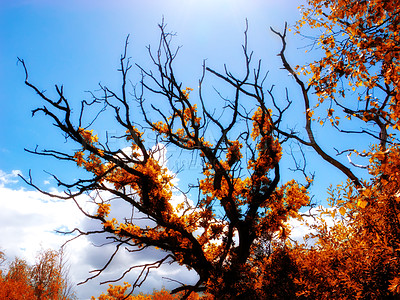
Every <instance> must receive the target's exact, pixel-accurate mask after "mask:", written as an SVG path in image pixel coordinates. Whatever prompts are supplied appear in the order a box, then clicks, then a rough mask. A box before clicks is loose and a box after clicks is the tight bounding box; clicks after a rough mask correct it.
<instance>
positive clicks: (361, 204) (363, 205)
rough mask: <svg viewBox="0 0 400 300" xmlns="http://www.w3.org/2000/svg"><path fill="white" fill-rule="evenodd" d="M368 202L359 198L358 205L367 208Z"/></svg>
mask: <svg viewBox="0 0 400 300" xmlns="http://www.w3.org/2000/svg"><path fill="white" fill-rule="evenodd" d="M367 204H368V202H367V201H364V200H358V202H357V206H359V207H361V208H365V207H366V206H367Z"/></svg>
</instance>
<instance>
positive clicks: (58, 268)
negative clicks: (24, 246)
mask: <svg viewBox="0 0 400 300" xmlns="http://www.w3.org/2000/svg"><path fill="white" fill-rule="evenodd" d="M61 255H62V254H61V253H59V252H55V251H51V250H48V251H43V252H41V253H40V254H39V255H38V257H37V262H36V263H35V264H34V265H33V266H29V265H28V264H27V263H26V262H25V261H24V260H21V259H18V258H15V260H14V261H13V262H12V263H11V264H10V266H9V269H8V272H7V274H2V273H1V272H0V299H1V300H22V299H37V300H54V299H57V300H68V299H75V296H74V295H73V294H69V292H68V291H67V288H68V287H67V284H68V283H67V281H66V278H64V274H62V271H63V270H62V268H63V266H62V262H61V260H60V259H61Z"/></svg>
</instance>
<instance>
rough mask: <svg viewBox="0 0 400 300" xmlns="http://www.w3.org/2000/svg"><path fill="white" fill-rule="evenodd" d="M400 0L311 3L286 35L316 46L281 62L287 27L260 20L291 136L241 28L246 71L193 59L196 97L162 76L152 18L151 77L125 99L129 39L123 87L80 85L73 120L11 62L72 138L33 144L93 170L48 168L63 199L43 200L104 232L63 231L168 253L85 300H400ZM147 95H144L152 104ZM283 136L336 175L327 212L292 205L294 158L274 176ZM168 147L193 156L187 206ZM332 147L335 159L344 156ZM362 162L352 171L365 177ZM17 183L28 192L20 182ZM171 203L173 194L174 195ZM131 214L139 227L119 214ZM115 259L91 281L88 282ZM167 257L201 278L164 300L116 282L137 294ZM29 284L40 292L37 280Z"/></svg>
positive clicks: (167, 74) (296, 186)
mask: <svg viewBox="0 0 400 300" xmlns="http://www.w3.org/2000/svg"><path fill="white" fill-rule="evenodd" d="M399 4H400V3H397V1H372V0H370V1H328V0H326V1H318V0H309V1H308V5H307V6H305V7H303V8H302V13H303V19H302V20H301V21H299V22H298V24H297V25H296V26H295V27H294V30H295V31H296V32H297V33H300V34H302V33H303V32H304V31H306V30H307V32H309V31H311V32H320V33H321V34H320V35H317V36H316V35H313V38H312V43H313V45H314V46H315V47H317V48H318V47H319V50H320V51H322V53H323V54H324V55H323V56H322V58H320V59H317V60H315V61H313V62H311V63H308V64H306V65H303V66H296V67H292V66H291V64H290V62H289V60H288V58H287V57H286V52H285V51H286V48H287V44H286V38H287V31H288V30H287V29H288V28H287V27H286V26H285V28H284V30H283V31H282V32H279V31H275V30H274V29H272V31H273V32H274V33H275V34H276V35H277V36H278V37H279V38H280V40H281V42H282V48H281V51H280V53H279V54H278V55H279V57H280V59H281V62H282V65H283V68H284V69H285V70H286V71H287V72H289V74H290V75H291V77H292V79H293V80H294V82H295V84H296V85H297V90H296V92H297V93H298V95H297V96H296V97H297V98H296V101H298V102H299V104H300V106H302V107H303V111H302V112H301V114H299V115H298V120H299V123H301V124H302V125H301V126H302V130H303V131H302V132H298V131H296V130H294V129H288V126H289V125H288V123H285V122H286V121H285V120H286V118H287V115H286V114H287V111H288V110H290V109H291V105H292V103H293V101H294V100H290V99H289V97H288V98H287V99H286V103H285V104H283V105H282V104H281V102H278V101H277V100H276V98H275V96H274V94H273V88H272V87H271V88H270V89H266V88H265V87H264V84H265V76H266V75H262V66H261V62H260V63H258V64H256V66H253V65H252V54H251V53H249V51H248V49H247V30H246V32H245V43H244V45H243V54H244V66H245V68H244V70H245V71H244V74H241V75H238V76H234V75H233V74H232V73H231V72H229V70H228V69H227V68H225V73H221V72H218V71H215V70H214V69H212V68H210V67H207V66H204V67H203V77H202V78H201V79H200V82H199V89H198V91H197V92H198V96H197V98H195V99H197V100H193V99H192V96H193V89H192V88H189V87H185V85H184V84H183V83H182V82H180V81H178V79H177V76H176V74H175V73H174V68H173V63H174V59H175V57H176V52H175V51H174V50H173V49H172V45H171V35H170V34H169V33H168V32H166V31H165V26H164V25H161V26H160V30H161V37H160V43H159V48H158V49H157V51H155V52H152V51H150V48H149V55H150V59H151V62H152V64H153V66H154V70H151V69H150V70H149V69H145V68H143V67H140V66H139V67H138V68H139V71H140V72H141V75H142V79H141V81H140V86H141V88H139V89H135V90H134V92H133V93H132V95H133V96H132V97H133V98H130V96H128V95H131V94H129V93H128V92H127V82H128V79H127V75H128V73H129V71H130V70H131V69H132V64H131V63H130V59H129V58H128V57H127V45H128V40H127V42H126V47H125V51H124V54H123V55H122V57H121V60H120V70H119V71H120V73H121V76H122V86H121V91H120V92H119V93H117V92H115V91H113V90H111V89H109V88H108V87H105V86H102V85H100V89H101V92H102V95H100V96H98V95H96V94H95V93H93V94H91V95H92V96H93V100H92V102H88V101H86V100H85V101H82V103H81V111H80V114H79V120H78V121H76V120H75V121H74V119H73V118H72V111H73V109H72V108H71V106H70V105H71V104H70V102H68V101H67V100H66V98H65V96H64V91H63V89H62V88H59V87H58V86H57V87H56V92H57V94H58V99H50V98H48V97H47V96H46V95H45V94H44V93H43V92H41V90H40V89H38V88H37V87H36V86H34V85H33V84H31V83H30V81H29V80H28V72H27V68H26V66H25V63H24V61H23V60H20V62H21V63H22V64H23V66H24V70H25V72H26V73H25V74H26V81H25V82H26V84H27V85H28V86H29V87H31V88H32V89H34V90H35V91H36V92H37V94H38V95H39V96H40V97H41V98H42V100H43V101H44V102H45V103H46V105H44V106H42V107H39V108H37V109H36V110H34V114H36V113H39V112H42V113H44V114H46V115H48V116H50V118H52V119H53V121H54V122H55V124H56V126H57V127H58V128H59V129H60V130H61V131H62V132H64V134H65V136H66V138H67V140H69V141H71V142H73V143H74V145H75V146H76V145H78V147H79V149H76V147H75V148H74V150H73V151H71V152H62V151H58V150H57V151H56V150H45V151H43V152H38V151H37V150H35V151H31V152H34V153H36V154H41V155H47V156H52V157H55V158H57V159H60V160H64V161H70V162H72V163H74V164H76V165H77V166H78V167H80V168H83V169H85V170H86V171H87V172H88V173H89V174H90V176H89V178H86V179H79V180H78V181H76V182H73V183H66V182H63V181H61V180H60V179H58V177H56V176H55V177H54V178H55V179H56V180H57V183H58V184H59V185H60V186H62V187H64V188H65V191H66V193H65V196H60V195H53V196H55V197H59V198H63V199H73V200H74V201H75V202H76V203H77V205H78V207H79V208H80V209H81V210H82V212H83V213H84V214H85V215H86V216H87V217H89V218H91V219H94V220H97V221H98V222H99V223H100V224H101V226H102V231H101V232H99V231H98V232H82V231H81V230H79V229H76V230H74V231H73V232H78V233H79V234H81V235H88V234H96V233H106V234H108V236H109V238H110V239H111V240H112V241H114V242H115V244H116V245H117V246H116V250H115V251H116V252H118V251H120V249H122V248H123V247H121V246H124V247H125V249H127V250H128V251H130V252H134V251H141V250H145V249H146V248H148V247H154V248H157V249H161V250H162V251H163V252H162V253H164V254H165V255H164V256H163V258H161V259H159V260H157V261H154V262H153V263H148V264H144V265H138V266H132V267H128V268H127V270H126V271H125V272H124V273H123V275H125V274H127V273H129V272H130V271H132V270H134V269H136V268H140V269H141V271H140V273H139V276H138V278H137V280H136V281H135V282H132V283H131V284H132V285H130V284H128V283H125V285H124V286H110V288H109V289H108V291H107V294H103V295H101V296H100V297H99V298H98V299H100V300H102V299H175V298H177V297H179V298H180V297H183V298H185V297H186V298H187V299H198V298H196V297H200V296H199V295H200V294H196V293H199V292H204V291H206V292H207V293H208V294H207V297H208V298H207V299H213V298H215V299H252V298H254V299H297V298H304V299H361V298H363V299H364V298H367V299H383V298H390V297H393V298H394V297H397V296H398V295H399V294H400V277H399V275H398V274H400V272H399V271H400V268H399V267H400V262H399V259H400V258H399V254H400V186H399V183H398V178H399V170H400V152H399V147H398V140H397V138H396V134H397V133H398V130H399V128H400V127H399V126H400V119H399V117H400V109H399V107H400V106H399V100H400V83H399V79H400V77H399V76H400V67H399V50H400V48H399V39H400V37H399V12H400V5H399ZM307 26H308V27H307ZM317 30H318V31H317ZM206 74H208V75H211V76H214V77H215V78H217V79H220V80H221V81H222V82H223V83H224V84H226V85H227V86H228V87H229V88H231V89H232V91H233V92H232V94H231V95H230V98H229V99H225V98H224V100H223V101H225V102H224V109H223V110H222V111H220V112H219V114H216V113H215V110H216V109H214V108H212V107H211V108H209V107H210V106H212V105H211V103H210V101H209V102H207V100H206V99H205V94H204V93H203V88H204V86H205V84H204V80H205V78H206ZM147 93H148V94H147ZM147 95H151V96H152V97H154V99H156V100H154V101H152V102H151V103H149V101H148V100H146V96H147ZM221 101H222V100H221ZM132 103H134V104H135V106H133V104H132ZM96 104H101V109H100V110H99V112H98V114H97V116H96V118H95V119H94V120H93V121H92V122H89V123H88V124H89V125H90V126H89V125H88V126H85V125H84V123H85V122H84V120H85V118H84V116H85V112H86V110H87V109H88V108H90V109H93V107H95V105H96ZM104 108H107V109H108V110H110V111H111V112H113V113H114V116H115V119H116V124H115V126H118V128H120V129H121V132H123V134H122V135H121V136H119V137H118V138H119V139H120V141H123V142H124V145H125V147H123V148H113V145H111V144H109V141H108V136H107V137H106V138H105V139H102V138H101V137H98V136H97V135H96V134H95V132H94V131H93V129H91V128H93V127H94V125H93V124H95V123H96V122H97V118H98V117H99V116H100V115H101V113H102V112H103V111H105V109H104ZM138 110H139V111H138ZM296 112H298V111H295V112H294V113H296ZM217 115H219V117H217ZM99 118H100V117H99ZM138 120H141V122H140V121H138ZM326 124H327V125H329V124H330V125H332V127H333V128H334V129H335V130H336V132H337V134H338V135H351V134H357V136H358V137H360V136H361V137H362V139H363V141H366V142H367V143H369V144H370V145H371V146H370V147H369V148H366V149H365V148H364V149H358V148H357V147H358V145H354V148H351V149H348V148H347V149H344V150H343V149H342V150H341V151H339V150H337V153H336V154H337V155H334V154H332V149H331V148H329V147H328V146H326V145H324V144H323V143H322V142H321V141H319V140H318V139H317V138H316V136H315V127H316V126H324V125H326ZM89 127H91V128H89ZM210 133H212V134H210ZM149 136H152V138H149ZM288 144H289V145H293V144H296V145H300V149H303V148H307V149H310V150H311V151H312V152H313V153H315V154H317V155H318V157H319V158H321V159H322V160H323V161H324V162H325V163H326V166H327V167H330V168H333V169H336V170H338V171H340V172H341V173H342V174H343V175H345V176H346V177H347V178H348V180H347V181H346V182H345V183H342V184H339V185H337V186H336V187H332V188H331V189H330V191H329V197H328V203H329V205H330V207H329V208H320V209H319V211H316V209H313V210H311V211H310V212H309V213H308V214H305V213H302V211H303V212H304V210H302V208H303V207H306V206H308V205H310V192H309V191H308V189H309V188H310V186H311V184H312V182H313V175H311V174H310V173H308V172H306V165H305V163H304V165H303V166H300V165H299V164H298V163H297V160H296V157H295V156H294V155H292V156H293V158H294V159H295V162H296V169H295V171H300V172H301V174H303V175H304V178H303V179H298V177H296V180H295V179H290V175H288V174H286V173H285V172H286V171H287V170H285V172H283V170H282V169H281V162H282V160H283V159H284V154H285V153H287V151H286V152H285V151H284V150H285V149H286V150H288V149H289V148H290V147H291V146H290V147H289V146H286V145H288ZM339 146H341V145H338V147H339ZM285 147H287V148H285ZM170 149H175V150H179V151H181V153H183V154H182V155H185V154H188V155H195V156H197V157H199V158H200V159H201V169H199V176H198V178H196V182H194V183H193V185H191V186H190V188H191V190H192V191H194V190H195V191H196V193H191V195H193V194H197V195H198V196H197V199H189V198H188V195H189V193H185V192H183V191H182V190H181V189H178V188H177V187H176V186H175V185H174V177H175V176H177V174H176V173H174V172H173V171H171V170H170V169H169V168H168V164H167V163H166V162H165V161H164V159H165V157H164V155H165V153H166V152H165V151H167V153H168V151H169V150H170ZM290 149H291V148H290ZM300 153H302V154H303V155H304V152H302V151H301V152H300ZM344 154H347V161H346V160H343V159H342V158H341V157H342V156H343V155H344ZM359 158H364V159H368V161H367V162H366V164H365V165H361V164H358V163H355V162H354V161H353V160H354V159H359ZM359 169H362V170H364V171H363V172H364V173H362V174H363V175H362V176H360V175H359V174H360V173H359ZM289 174H290V173H289ZM178 175H179V174H178ZM282 175H284V176H282ZM192 176H193V175H192ZM288 178H289V179H288ZM27 182H28V183H29V184H31V185H32V186H35V184H34V182H33V181H32V179H31V178H30V179H29V180H28V179H27ZM333 183H334V184H336V183H337V182H333ZM35 187H36V186H35ZM37 188H38V189H39V187H37ZM82 194H87V195H89V196H90V197H91V198H92V200H93V202H94V203H95V205H96V211H95V212H91V211H85V210H84V209H82V207H81V206H80V205H79V197H80V196H81V195H82ZM178 198H179V199H183V200H180V201H178V202H177V201H176V199H178ZM121 203H124V204H125V205H129V206H130V207H131V210H132V214H128V215H126V216H118V215H115V214H114V213H113V212H114V211H115V207H116V206H118V205H121ZM134 213H135V214H139V216H140V219H141V220H143V219H145V220H146V221H147V222H146V223H145V224H144V223H143V222H141V223H139V222H137V221H136V219H135V218H134V217H132V216H131V217H129V215H133V214H134ZM294 219H296V220H301V221H303V222H304V223H305V224H306V225H307V226H309V228H310V229H311V233H310V235H309V236H308V237H306V240H305V241H304V243H300V242H299V241H293V240H291V238H290V230H291V226H290V225H289V223H290V221H291V220H294ZM113 257H114V255H112V256H111V257H110V260H109V261H108V262H106V263H105V265H104V268H102V269H99V270H96V272H95V274H94V275H93V276H92V277H91V278H94V277H96V276H100V275H101V273H102V272H103V271H104V270H105V269H106V267H107V266H108V265H109V262H110V261H111V260H112V259H113ZM164 263H176V264H179V265H182V266H186V267H187V268H188V269H191V270H194V271H195V272H196V273H197V274H198V282H197V283H196V284H194V285H185V284H182V285H181V286H178V287H177V288H176V289H174V290H173V291H172V292H173V293H174V296H172V295H168V296H167V294H166V292H165V291H161V292H156V293H154V294H153V295H151V296H150V295H137V296H134V295H132V294H130V292H129V291H128V289H131V291H132V288H133V289H134V288H136V287H140V285H141V284H142V283H143V282H144V281H145V280H146V277H147V275H148V273H149V271H150V270H151V269H153V268H158V267H160V266H161V265H162V264H164ZM37 274H39V272H37ZM91 278H89V279H91ZM33 279H34V278H33ZM89 279H88V280H89ZM37 282H38V284H37V286H38V287H42V286H44V285H43V284H44V283H42V281H37ZM39 282H40V283H39ZM48 290H49V288H46V291H48ZM49 291H50V290H49ZM36 293H38V292H36ZM168 297H170V298H168Z"/></svg>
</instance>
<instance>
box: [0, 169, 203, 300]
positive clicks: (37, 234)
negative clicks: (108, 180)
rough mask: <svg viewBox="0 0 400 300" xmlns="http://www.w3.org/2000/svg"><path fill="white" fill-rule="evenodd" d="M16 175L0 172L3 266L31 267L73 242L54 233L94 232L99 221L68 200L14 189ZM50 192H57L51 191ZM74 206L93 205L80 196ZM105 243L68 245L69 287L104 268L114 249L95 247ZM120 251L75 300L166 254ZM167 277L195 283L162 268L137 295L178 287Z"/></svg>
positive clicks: (182, 272) (181, 272)
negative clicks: (44, 253)
mask: <svg viewBox="0 0 400 300" xmlns="http://www.w3.org/2000/svg"><path fill="white" fill-rule="evenodd" d="M18 174H21V172H19V171H13V172H12V173H10V174H7V173H5V172H3V171H1V170H0V207H1V210H0V219H1V220H2V222H1V224H0V231H1V233H2V234H1V235H0V249H1V250H2V251H4V252H5V254H6V257H7V259H8V261H11V260H13V259H14V257H16V256H17V257H19V258H23V259H25V260H27V262H28V263H30V264H32V263H34V261H35V257H36V255H37V252H38V251H40V250H41V249H48V248H50V249H55V250H57V249H59V248H60V247H61V245H62V244H63V243H65V241H67V240H68V239H71V238H72V237H73V236H70V235H69V236H65V235H61V234H57V233H56V232H55V230H61V231H68V230H72V229H74V228H76V227H77V228H80V229H82V230H96V229H99V224H98V222H96V221H94V220H91V219H88V218H86V217H85V216H84V215H83V214H82V213H81V212H80V211H79V209H78V208H77V206H76V205H75V203H74V202H73V201H72V200H60V199H54V198H51V197H48V196H46V195H44V194H42V193H40V192H38V191H30V190H27V189H24V188H21V187H19V188H14V186H16V184H17V183H18V182H20V181H18ZM49 190H50V191H51V192H52V193H59V191H57V190H56V189H55V188H49ZM102 196H103V195H102ZM78 201H79V203H80V204H82V205H83V206H84V208H85V209H87V210H89V211H90V210H93V208H94V206H93V204H91V203H89V201H90V199H89V197H87V196H80V198H79V199H78ZM113 206H114V205H113ZM116 207H117V208H118V209H116V210H114V211H113V214H115V216H116V217H119V218H122V216H125V217H126V216H127V207H126V205H125V206H124V205H118V206H116ZM128 215H129V213H128ZM105 241H106V239H105V236H104V235H93V236H89V237H86V236H84V237H79V238H77V239H75V240H73V241H71V242H69V243H68V244H67V246H66V249H65V250H66V251H65V253H66V256H67V258H68V263H69V265H70V272H69V273H70V278H71V282H73V283H75V284H76V283H79V282H82V281H84V280H85V279H86V278H88V277H89V276H91V275H93V273H90V271H92V270H94V269H99V268H101V267H103V266H104V264H105V263H106V262H107V260H108V258H109V257H110V256H111V254H112V253H113V251H114V249H115V246H114V245H106V246H102V247H98V246H99V245H101V244H103V243H104V242H105ZM107 241H108V240H107ZM121 248H122V247H121ZM121 250H122V251H120V253H119V254H118V255H117V256H116V257H115V259H114V261H113V263H112V264H111V265H110V266H109V267H108V268H107V270H106V271H105V272H104V273H103V274H102V275H101V276H99V277H98V278H97V279H94V280H90V281H89V282H87V283H86V284H83V285H80V286H78V287H76V288H75V290H76V291H77V293H78V296H79V299H90V296H92V295H97V296H98V295H100V293H101V292H104V291H106V290H107V288H108V285H107V284H105V285H102V286H100V285H99V283H100V282H102V281H105V280H108V279H116V278H118V277H120V275H121V274H122V272H123V271H125V270H126V269H128V268H129V267H131V266H134V265H138V264H142V263H145V262H151V261H154V260H156V259H160V258H161V257H163V255H165V253H163V252H161V251H156V250H154V249H150V250H146V251H142V252H138V253H133V254H132V253H127V252H126V251H125V250H124V249H121ZM139 272H140V269H135V270H133V271H132V272H131V273H130V274H129V275H128V276H127V277H126V278H125V279H124V280H123V281H128V282H133V281H134V280H135V279H136V276H137V275H138V274H139ZM176 275H178V276H177V277H176ZM166 277H168V278H171V277H172V278H174V279H178V280H180V281H182V282H185V283H186V284H191V283H192V284H193V283H195V282H196V280H197V275H196V274H195V273H194V272H189V271H188V270H187V269H186V268H184V267H180V266H178V265H177V264H172V265H165V266H162V267H161V268H160V269H157V270H154V271H152V272H151V273H150V275H149V277H148V279H147V280H146V283H145V284H144V285H143V286H142V289H141V290H143V291H145V292H150V293H151V292H152V291H153V289H154V288H155V289H161V288H162V287H163V286H165V287H166V288H169V289H172V288H175V287H176V286H177V283H176V282H172V281H170V280H168V279H167V278H166ZM121 283H122V282H121Z"/></svg>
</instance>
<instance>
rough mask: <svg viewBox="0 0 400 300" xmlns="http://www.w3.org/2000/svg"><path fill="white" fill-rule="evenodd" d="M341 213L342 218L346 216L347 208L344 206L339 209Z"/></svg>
mask: <svg viewBox="0 0 400 300" xmlns="http://www.w3.org/2000/svg"><path fill="white" fill-rule="evenodd" d="M339 212H340V214H341V215H342V216H344V214H345V213H346V208H344V207H343V206H342V207H341V208H339Z"/></svg>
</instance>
